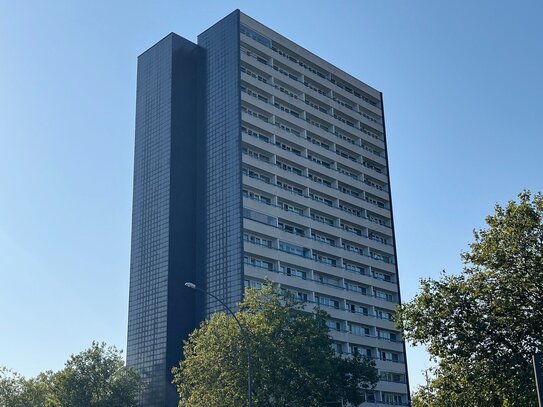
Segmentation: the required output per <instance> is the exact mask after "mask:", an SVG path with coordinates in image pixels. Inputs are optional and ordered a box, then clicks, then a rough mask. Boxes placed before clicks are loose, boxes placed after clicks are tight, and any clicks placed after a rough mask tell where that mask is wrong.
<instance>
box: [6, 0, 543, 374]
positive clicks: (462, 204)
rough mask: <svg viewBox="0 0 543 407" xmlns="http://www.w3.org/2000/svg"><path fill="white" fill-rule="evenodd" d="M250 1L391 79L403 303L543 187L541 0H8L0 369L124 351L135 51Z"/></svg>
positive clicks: (371, 76) (377, 83)
mask: <svg viewBox="0 0 543 407" xmlns="http://www.w3.org/2000/svg"><path fill="white" fill-rule="evenodd" d="M236 8H240V9H241V10H242V11H244V12H245V13H247V14H249V15H251V16H252V17H254V18H256V19H257V20H260V21H261V22H263V23H264V24H266V25H268V26H269V27H271V28H273V29H274V30H276V31H278V32H280V33H282V34H284V35H285V36H287V37H289V38H290V39H292V40H293V41H296V42H298V43H299V44H301V45H302V46H304V47H305V48H307V49H309V50H310V51H312V52H314V53H316V54H317V55H319V56H321V57H323V58H325V59H327V60H329V61H330V62H332V63H334V64H335V65H337V66H338V67H340V68H342V69H344V70H346V71H347V72H349V73H351V74H353V75H354V76H356V77H358V78H360V79H362V80H363V81H365V82H367V83H368V84H370V85H372V86H374V87H376V88H377V89H379V90H381V91H382V92H384V98H385V110H386V124H387V135H388V145H389V157H390V158H389V159H390V171H391V177H392V180H391V182H392V193H393V204H394V215H395V222H396V231H397V245H398V256H399V266H400V275H401V284H402V293H403V298H404V299H409V298H411V297H412V296H413V295H414V294H415V292H416V290H417V287H418V279H419V278H421V277H428V276H437V275H438V274H439V272H440V271H441V270H443V269H446V270H448V271H450V272H457V271H459V270H460V269H461V263H460V259H459V252H460V250H464V249H466V247H467V244H468V243H469V242H470V240H471V236H472V230H473V228H477V227H482V226H483V224H484V218H485V216H486V215H487V214H489V213H491V212H492V209H493V206H494V204H495V203H497V202H500V203H504V202H506V201H507V200H509V199H513V198H515V196H516V194H517V193H518V192H520V191H521V190H522V189H524V188H528V189H531V190H533V191H536V190H537V191H541V190H543V187H542V181H543V170H542V168H543V167H542V164H541V152H542V151H543V124H542V123H543V120H542V115H543V102H542V100H543V79H542V77H541V76H542V75H543V42H542V38H543V25H542V24H541V20H540V19H541V16H542V15H543V3H542V2H540V1H536V0H533V1H531V0H525V1H522V2H516V3H513V2H509V1H490V0H478V1H467V0H459V1H455V2H437V1H431V0H426V1H419V0H412V1H405V0H390V1H388V0H383V1H370V0H352V1H336V2H330V1H326V2H325V1H320V0H312V1H309V0H308V1H298V2H292V1H273V2H272V1H268V2H264V1H237V2H235V1H226V0H221V1H209V0H201V1H199V2H188V1H177V2H174V1H153V2H151V1H114V2H113V1H104V0H95V1H92V2H82V1H81V2H75V1H70V0H65V1H63V0H56V1H47V2H44V1H36V0H35V1H31V0H28V1H9V0H0V310H1V312H0V366H1V365H5V366H8V367H11V368H13V369H15V370H17V371H19V372H21V373H23V374H25V375H34V374H36V373H38V372H39V371H42V370H46V369H59V368H61V367H62V364H63V362H64V361H65V360H66V358H67V357H68V355H69V354H71V353H75V352H79V351H81V350H82V349H84V348H86V347H87V346H88V345H89V344H90V342H91V341H92V340H100V341H102V340H103V341H106V342H108V343H109V344H114V345H117V346H118V347H120V348H123V349H124V348H125V346H126V323H127V304H128V272H129V254H130V221H131V218H130V217H131V198H132V191H131V187H132V165H133V147H134V146H133V142H134V140H133V139H134V103H135V79H136V78H135V75H136V57H137V55H139V54H140V53H141V52H143V51H144V50H145V49H147V48H148V47H149V46H151V45H152V44H153V43H155V42H156V41H158V40H159V39H161V38H162V37H163V36H164V35H166V34H167V33H169V32H171V31H174V32H176V33H178V34H180V35H182V36H184V37H186V38H188V39H190V40H195V39H196V35H197V34H198V33H200V32H201V31H203V30H204V29H206V28H207V27H208V26H210V25H211V24H213V23H214V22H216V21H217V20H219V19H220V18H222V17H223V16H224V15H226V14H227V13H229V12H231V11H232V10H234V9H236ZM408 357H409V363H410V375H411V380H412V384H418V383H420V382H421V380H422V376H421V374H420V371H421V369H422V368H423V367H424V366H426V365H427V358H426V356H425V353H424V351H423V350H422V349H410V350H409V353H408Z"/></svg>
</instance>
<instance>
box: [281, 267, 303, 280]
mask: <svg viewBox="0 0 543 407" xmlns="http://www.w3.org/2000/svg"><path fill="white" fill-rule="evenodd" d="M279 271H280V272H281V273H283V274H286V275H287V276H291V277H298V278H301V279H302V280H305V279H307V272H306V271H303V270H299V269H296V268H294V267H290V266H280V267H279Z"/></svg>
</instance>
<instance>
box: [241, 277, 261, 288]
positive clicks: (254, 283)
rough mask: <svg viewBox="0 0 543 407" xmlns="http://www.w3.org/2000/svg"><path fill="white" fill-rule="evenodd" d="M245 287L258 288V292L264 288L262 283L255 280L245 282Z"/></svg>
mask: <svg viewBox="0 0 543 407" xmlns="http://www.w3.org/2000/svg"><path fill="white" fill-rule="evenodd" d="M244 286H245V288H249V287H250V288H256V289H257V290H260V289H261V288H262V283H261V282H260V281H254V280H248V279H245V280H244Z"/></svg>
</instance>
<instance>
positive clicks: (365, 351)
mask: <svg viewBox="0 0 543 407" xmlns="http://www.w3.org/2000/svg"><path fill="white" fill-rule="evenodd" d="M349 352H350V353H353V354H354V353H358V354H359V355H362V356H365V357H367V358H371V357H372V352H371V349H370V348H365V347H363V346H359V345H353V344H349Z"/></svg>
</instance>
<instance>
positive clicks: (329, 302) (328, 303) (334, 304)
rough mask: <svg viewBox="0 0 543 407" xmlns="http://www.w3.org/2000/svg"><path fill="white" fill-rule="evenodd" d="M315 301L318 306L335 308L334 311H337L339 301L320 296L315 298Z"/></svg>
mask: <svg viewBox="0 0 543 407" xmlns="http://www.w3.org/2000/svg"><path fill="white" fill-rule="evenodd" d="M315 301H316V302H317V304H319V305H320V306H321V307H328V308H335V309H339V301H337V300H333V299H331V298H328V297H320V296H317V295H316V296H315Z"/></svg>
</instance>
